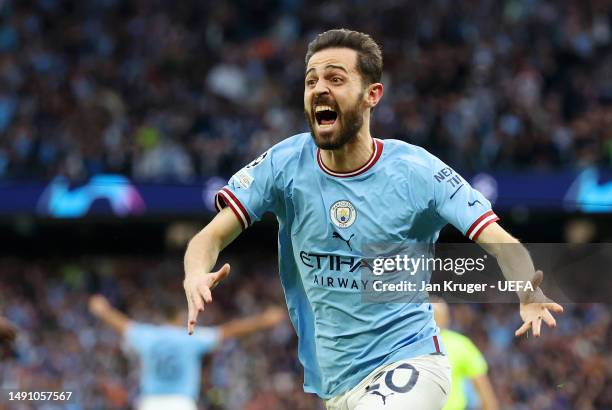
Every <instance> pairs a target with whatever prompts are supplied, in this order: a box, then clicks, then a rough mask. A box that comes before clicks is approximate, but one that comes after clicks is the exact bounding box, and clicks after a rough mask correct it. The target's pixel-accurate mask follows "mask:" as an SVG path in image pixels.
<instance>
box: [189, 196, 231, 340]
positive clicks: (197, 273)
mask: <svg viewBox="0 0 612 410" xmlns="http://www.w3.org/2000/svg"><path fill="white" fill-rule="evenodd" d="M241 231H242V226H241V225H240V222H239V221H238V219H237V218H236V216H235V215H234V214H233V212H232V210H231V209H230V208H229V207H226V208H224V209H222V210H221V211H220V212H219V213H218V214H217V216H215V218H214V219H213V220H212V221H211V222H210V223H209V224H208V225H206V227H205V228H204V229H202V230H201V231H200V232H199V233H198V234H197V235H195V236H194V237H193V238H192V239H191V241H190V242H189V245H188V246H187V251H186V252H185V280H184V282H183V286H184V288H185V296H186V297H187V306H188V308H189V318H188V323H187V330H188V331H189V334H191V333H193V329H194V327H195V324H196V321H197V318H198V313H200V312H202V311H203V310H204V304H206V303H211V302H212V293H211V290H212V289H213V288H214V287H215V286H217V284H218V283H219V282H220V281H221V280H223V279H224V278H225V277H227V275H229V272H230V265H229V264H227V263H226V264H225V265H223V267H222V268H221V269H219V270H218V271H216V272H211V269H212V268H213V266H215V263H216V262H217V258H218V257H219V253H220V252H221V251H222V250H223V249H224V248H225V247H226V246H227V245H229V244H230V243H231V242H232V241H233V240H234V239H236V237H237V236H238V235H239V234H240V232H241Z"/></svg>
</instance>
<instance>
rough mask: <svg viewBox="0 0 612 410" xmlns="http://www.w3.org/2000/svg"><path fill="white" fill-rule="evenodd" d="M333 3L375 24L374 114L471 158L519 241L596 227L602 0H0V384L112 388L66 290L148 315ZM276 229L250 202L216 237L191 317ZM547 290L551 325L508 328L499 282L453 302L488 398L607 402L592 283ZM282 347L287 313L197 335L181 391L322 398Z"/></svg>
mask: <svg viewBox="0 0 612 410" xmlns="http://www.w3.org/2000/svg"><path fill="white" fill-rule="evenodd" d="M333 27H348V28H353V29H358V30H362V31H365V32H368V33H370V34H371V35H372V36H373V37H374V38H375V39H376V40H377V41H379V42H380V43H381V44H382V47H383V51H384V57H385V74H384V83H385V85H386V95H385V97H384V98H383V102H382V104H381V105H380V106H379V107H377V109H376V111H375V113H374V122H373V131H374V134H375V135H376V136H381V137H383V138H398V139H402V140H406V141H408V142H411V143H415V144H418V145H422V146H424V147H425V148H427V149H428V150H430V151H431V152H433V153H434V154H436V155H437V156H439V157H440V158H442V159H443V160H445V161H446V162H448V163H449V164H450V165H452V166H453V167H455V168H456V169H457V170H459V171H460V172H461V173H462V174H463V175H465V176H466V177H468V178H476V179H471V180H472V182H474V181H476V182H478V184H476V185H477V186H479V188H482V190H484V191H486V194H487V196H489V197H490V198H491V199H494V200H495V202H496V210H497V212H498V213H499V214H500V216H501V217H502V224H503V226H504V227H506V228H508V229H509V230H510V232H512V233H514V234H515V235H516V236H517V237H519V238H520V239H521V240H523V241H528V242H564V241H568V240H571V241H580V242H584V241H593V242H610V239H611V237H612V231H611V226H612V224H610V221H611V218H610V217H609V214H608V212H610V211H611V209H612V194H611V193H609V192H608V191H612V188H610V185H609V184H611V183H612V182H608V181H609V180H610V178H609V177H610V176H612V173H611V170H610V168H611V167H612V75H611V73H612V53H611V42H612V3H611V2H610V1H605V0H600V1H596V0H590V1H554V2H553V1H541V0H529V1H492V0H491V1H488V0H469V1H461V2H454V1H442V0H439V1H431V2H428V3H427V4H424V2H416V1H415V2H409V1H397V0H378V1H376V2H368V1H334V2H323V1H316V2H306V1H302V0H261V1H232V2H212V1H195V0H194V1H177V2H171V1H161V0H157V1H154V0H151V1H147V0H140V1H138V0H131V1H119V0H91V1H87V2H75V1H61V0H37V1H24V0H19V1H18V0H4V1H0V215H1V218H0V225H1V226H0V254H1V257H0V275H1V276H0V278H1V280H0V313H1V314H3V315H5V316H7V317H8V318H9V319H11V320H12V321H13V322H14V323H15V324H16V325H17V326H18V328H19V330H20V337H19V339H18V341H17V344H16V346H15V348H14V351H12V352H8V351H7V352H3V353H2V354H3V359H2V362H1V363H0V383H1V387H2V388H18V389H19V390H71V391H74V392H75V395H76V396H77V399H78V400H77V402H75V403H78V404H75V403H73V404H72V407H67V408H88V409H90V408H91V409H109V408H116V409H123V408H129V407H130V406H131V404H132V403H133V400H134V398H135V397H136V395H137V366H136V364H135V363H134V362H133V361H132V360H130V359H129V358H127V357H126V356H125V355H124V354H123V353H122V351H121V348H120V343H119V339H118V338H117V337H116V336H115V335H114V334H113V333H112V332H111V331H110V330H108V329H105V328H103V327H102V326H101V325H100V324H98V323H96V322H95V321H94V320H93V318H92V317H91V316H90V315H89V314H88V313H87V310H86V301H87V297H88V295H89V294H91V293H92V292H98V291H99V292H103V293H104V294H105V295H107V296H108V297H109V298H110V299H111V301H112V302H113V303H114V304H115V305H116V306H118V307H120V308H121V309H122V310H123V311H124V312H127V313H128V314H129V315H130V316H131V317H133V318H136V319H139V320H143V321H148V322H158V321H160V320H161V317H160V315H161V312H159V309H156V306H159V304H160V300H162V299H163V300H165V301H168V300H169V301H174V302H175V303H176V304H179V305H184V304H185V301H184V296H183V294H182V288H181V287H182V283H181V282H182V276H183V272H182V252H183V250H184V246H185V244H186V240H188V238H189V237H190V236H191V235H192V234H193V233H195V232H196V231H197V230H198V229H199V228H200V227H201V226H203V224H205V223H206V221H207V220H209V219H210V218H211V216H212V215H213V214H212V204H211V203H210V202H208V200H209V199H210V192H212V191H213V190H214V187H216V186H219V184H220V183H222V182H220V181H223V180H225V179H227V178H228V177H229V176H231V174H232V172H234V171H236V170H237V169H239V168H240V167H241V166H242V165H244V164H245V163H247V162H249V161H250V160H252V159H253V158H255V157H257V156H258V155H259V154H261V152H263V151H264V150H265V149H267V148H268V147H269V146H271V145H273V144H274V143H276V142H278V141H280V140H281V139H283V138H286V137H287V136H290V135H293V134H295V133H297V132H301V131H303V130H305V129H306V124H305V122H304V120H303V114H302V112H301V111H302V106H301V101H302V87H303V85H302V84H303V69H304V66H303V56H304V54H305V48H306V45H307V43H308V41H309V40H311V39H312V38H313V37H314V35H315V34H316V33H318V32H320V31H323V30H325V29H328V28H333ZM96 178H97V179H96ZM100 178H102V179H100ZM109 178H110V179H109ZM581 178H587V179H588V181H587V182H584V181H586V179H585V180H583V179H581ZM589 178H590V179H589ZM92 180H93V181H94V182H92ZM479 181H480V182H479ZM483 181H484V182H483ZM581 181H582V182H581ZM479 184H480V185H479ZM576 184H578V185H576ZM99 186H103V187H106V188H108V189H103V190H102V192H98V191H96V192H94V191H95V190H85V189H81V188H84V187H85V188H92V187H93V188H95V187H99ZM109 187H110V188H109ZM117 187H119V189H116V188H117ZM275 230H276V225H275V222H274V220H273V219H270V218H269V219H266V220H265V221H263V222H262V223H260V224H257V225H256V226H254V227H252V228H250V229H249V230H248V231H247V232H246V233H244V235H243V236H241V237H240V238H239V239H238V240H237V241H236V242H235V244H233V245H232V246H231V247H230V249H229V250H228V251H226V252H225V253H224V254H222V260H224V261H225V260H227V261H229V262H230V263H232V266H233V272H232V276H231V278H230V279H229V280H228V282H227V283H226V284H224V285H223V286H222V287H220V288H219V289H218V290H217V291H216V293H215V303H214V304H213V305H212V306H211V307H210V308H208V310H207V312H206V314H205V315H204V316H203V320H202V322H204V323H206V324H215V323H221V322H223V321H225V320H228V319H230V318H232V317H236V316H242V315H246V314H250V313H254V312H257V311H260V310H262V308H263V307H264V306H266V305H267V304H269V303H274V302H278V303H282V292H281V290H280V287H279V283H278V279H277V269H276V242H275ZM441 240H443V241H461V240H463V239H462V238H461V237H460V235H459V234H458V233H457V232H456V231H455V230H454V229H452V228H446V229H445V230H444V231H443V234H442V237H441ZM553 274H554V273H551V275H553ZM549 277H550V276H549ZM565 307H566V313H565V314H564V315H563V316H562V317H561V318H560V319H558V324H559V326H558V328H557V329H555V330H554V331H551V330H549V329H547V330H546V331H545V332H544V335H543V337H541V338H540V339H538V340H533V339H528V340H525V339H515V338H513V332H514V329H516V328H517V327H518V323H519V318H518V314H517V309H516V306H508V305H453V306H452V312H453V320H454V322H453V328H454V329H457V330H459V331H461V332H463V333H464V334H466V335H469V336H470V337H471V338H472V339H473V340H474V342H475V343H476V344H477V345H478V347H479V348H480V349H481V350H482V351H483V352H484V354H485V356H486V358H487V360H488V362H489V366H490V377H491V379H492V382H493V386H494V388H495V391H496V393H497V395H498V398H499V400H500V404H501V406H502V408H504V409H611V408H612V352H611V349H610V346H611V344H612V325H611V324H610V319H611V316H610V313H611V310H610V305H609V304H607V305H606V304H580V305H566V306H565ZM295 348H296V340H295V336H294V335H293V332H292V329H291V328H290V327H288V326H284V327H283V326H281V327H279V328H278V329H276V330H275V331H273V332H270V333H267V334H261V335H257V336H254V337H251V338H249V339H247V340H245V341H243V342H232V343H228V344H227V345H225V346H223V348H222V349H220V350H219V351H218V352H216V353H215V354H213V355H211V356H208V357H207V358H206V359H205V363H204V366H203V374H204V377H203V389H202V394H201V400H200V405H201V406H202V408H207V409H217V408H218V409H224V408H227V409H243V408H244V409H250V410H255V409H315V408H320V406H321V404H320V401H318V400H317V399H315V398H314V397H311V396H308V395H305V394H303V393H302V392H301V382H302V373H301V372H302V370H301V367H300V365H299V363H298V362H297V359H296V351H295ZM472 403H473V404H474V406H477V403H475V402H474V401H472ZM2 406H5V407H6V404H0V408H3V407H2ZM6 408H10V407H6ZM32 408H43V407H32ZM45 408H58V407H52V406H51V405H50V404H49V407H45Z"/></svg>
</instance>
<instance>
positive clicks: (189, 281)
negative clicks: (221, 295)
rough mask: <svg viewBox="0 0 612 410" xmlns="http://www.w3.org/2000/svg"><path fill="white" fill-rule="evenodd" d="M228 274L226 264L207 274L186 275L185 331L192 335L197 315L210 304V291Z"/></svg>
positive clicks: (228, 269) (184, 283)
mask: <svg viewBox="0 0 612 410" xmlns="http://www.w3.org/2000/svg"><path fill="white" fill-rule="evenodd" d="M229 273H230V265H229V263H226V264H225V265H223V267H222V268H221V269H219V270H218V271H216V272H212V273H208V274H192V275H189V274H187V275H186V277H185V280H184V281H183V287H184V288H185V296H186V297H187V306H188V308H189V315H188V319H187V331H188V332H189V334H192V333H193V329H194V328H195V325H196V322H197V320H198V313H200V312H203V311H204V305H205V304H206V303H211V302H212V293H211V290H212V289H214V287H215V286H217V285H218V284H219V282H221V281H222V280H223V279H225V278H226V277H227V275H229Z"/></svg>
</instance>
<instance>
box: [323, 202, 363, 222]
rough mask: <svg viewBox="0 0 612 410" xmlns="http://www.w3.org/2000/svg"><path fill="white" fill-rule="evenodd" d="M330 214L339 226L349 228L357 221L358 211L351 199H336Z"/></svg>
mask: <svg viewBox="0 0 612 410" xmlns="http://www.w3.org/2000/svg"><path fill="white" fill-rule="evenodd" d="M330 216H331V220H332V222H333V223H334V225H336V226H337V227H338V228H348V227H349V226H351V225H353V224H354V223H355V219H356V218H357V211H356V210H355V207H354V206H353V204H351V203H350V202H349V201H344V200H342V201H336V202H334V204H333V205H332V206H331V209H330Z"/></svg>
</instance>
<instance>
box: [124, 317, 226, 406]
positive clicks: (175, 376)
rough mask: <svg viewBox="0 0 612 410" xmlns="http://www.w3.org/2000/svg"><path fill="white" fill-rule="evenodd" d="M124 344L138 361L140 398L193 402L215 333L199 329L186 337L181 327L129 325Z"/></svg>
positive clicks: (216, 339)
mask: <svg viewBox="0 0 612 410" xmlns="http://www.w3.org/2000/svg"><path fill="white" fill-rule="evenodd" d="M124 340H125V343H126V344H127V346H128V347H129V348H131V349H133V350H135V351H136V352H137V353H138V357H139V359H140V392H141V395H142V396H153V395H183V396H187V397H190V398H192V399H194V400H197V398H198V395H199V393H200V374H201V373H200V372H201V364H202V361H201V359H202V356H203V355H204V354H205V353H207V352H208V351H210V350H212V349H213V348H214V347H215V346H216V344H217V343H218V341H219V331H218V330H217V329H215V328H201V329H196V331H195V332H194V333H193V335H191V336H189V335H188V334H187V333H186V332H185V329H183V328H182V327H177V326H170V325H163V326H156V325H148V324H143V323H137V322H131V323H130V326H129V327H128V329H127V331H126V332H125V336H124Z"/></svg>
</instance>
